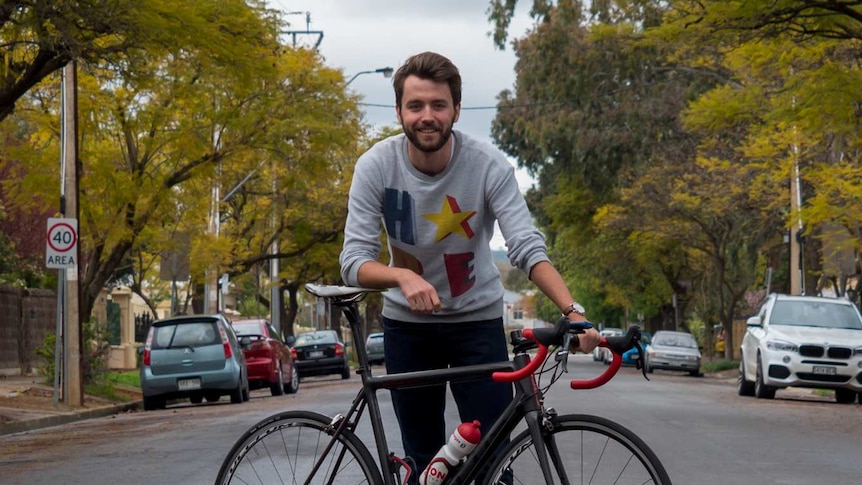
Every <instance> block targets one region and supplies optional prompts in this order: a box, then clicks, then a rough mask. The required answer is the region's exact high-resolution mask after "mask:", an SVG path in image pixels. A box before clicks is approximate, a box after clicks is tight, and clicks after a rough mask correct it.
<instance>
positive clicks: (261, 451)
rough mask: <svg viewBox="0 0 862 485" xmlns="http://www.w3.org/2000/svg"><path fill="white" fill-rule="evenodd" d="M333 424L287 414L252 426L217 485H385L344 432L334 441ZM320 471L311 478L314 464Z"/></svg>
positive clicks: (356, 442) (310, 414) (368, 455)
mask: <svg viewBox="0 0 862 485" xmlns="http://www.w3.org/2000/svg"><path fill="white" fill-rule="evenodd" d="M331 421H332V420H331V418H328V417H326V416H324V415H322V414H318V413H315V412H311V411H287V412H284V413H280V414H276V415H274V416H270V417H268V418H266V419H264V420H263V421H261V422H259V423H257V424H255V425H254V426H253V427H252V428H251V429H249V430H248V431H246V432H245V434H243V436H242V437H241V438H240V439H239V441H237V442H236V444H235V445H234V446H233V448H232V449H231V451H230V454H228V456H227V457H226V458H225V460H224V462H222V465H221V469H220V470H219V473H218V477H217V478H216V484H217V485H224V484H229V483H237V484H256V483H257V484H269V483H336V484H342V483H343V484H351V483H383V479H382V478H381V477H380V472H379V471H378V470H377V464H376V462H375V461H374V458H372V457H371V453H370V452H369V451H368V448H366V447H365V445H363V444H362V442H361V441H359V438H357V437H356V435H354V434H353V432H351V431H343V432H342V433H341V434H340V435H339V436H338V438H337V439H336V440H335V443H334V446H333V448H332V449H331V450H330V451H329V453H327V454H325V455H324V454H323V451H324V450H325V449H326V446H327V445H328V444H329V443H330V439H331V438H330V437H331V436H332V427H331V426H330V423H331ZM318 461H320V462H321V465H322V466H320V467H319V470H318V472H317V475H315V476H314V477H311V476H310V475H309V474H310V473H311V469H312V468H313V467H314V464H315V463H316V462H318Z"/></svg>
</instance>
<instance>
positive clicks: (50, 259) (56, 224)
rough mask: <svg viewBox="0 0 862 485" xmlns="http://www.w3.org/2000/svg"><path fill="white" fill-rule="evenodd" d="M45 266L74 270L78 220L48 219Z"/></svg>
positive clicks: (76, 263)
mask: <svg viewBox="0 0 862 485" xmlns="http://www.w3.org/2000/svg"><path fill="white" fill-rule="evenodd" d="M46 242H47V246H46V247H45V265H46V266H47V267H49V268H58V269H69V268H75V267H77V265H78V262H77V261H75V258H76V257H77V253H78V251H77V249H78V219H63V218H51V219H48V233H47V236H46Z"/></svg>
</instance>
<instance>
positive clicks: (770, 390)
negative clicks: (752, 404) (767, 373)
mask: <svg viewBox="0 0 862 485" xmlns="http://www.w3.org/2000/svg"><path fill="white" fill-rule="evenodd" d="M763 379H764V377H763V366H762V365H761V364H760V359H759V358H758V359H757V373H756V374H755V376H754V395H755V396H757V397H758V399H772V398H774V397H775V388H774V387H770V386H767V385H766V383H765V382H763Z"/></svg>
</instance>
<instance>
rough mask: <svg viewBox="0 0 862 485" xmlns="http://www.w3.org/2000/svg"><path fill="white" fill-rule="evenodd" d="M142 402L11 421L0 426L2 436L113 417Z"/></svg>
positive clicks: (138, 406) (134, 407)
mask: <svg viewBox="0 0 862 485" xmlns="http://www.w3.org/2000/svg"><path fill="white" fill-rule="evenodd" d="M142 402H143V401H132V402H127V403H122V404H115V405H111V406H101V407H98V408H93V409H86V410H82V411H72V412H69V413H64V414H57V415H54V416H44V417H40V418H34V419H23V420H18V421H11V422H8V423H4V424H0V436H3V435H7V434H14V433H21V432H25V431H33V430H36V429H41V428H49V427H52V426H60V425H64V424H68V423H73V422H75V421H82V420H85V419H93V418H102V417H105V416H111V415H113V414H119V413H122V412H126V411H130V410H135V409H140V408H141V406H142Z"/></svg>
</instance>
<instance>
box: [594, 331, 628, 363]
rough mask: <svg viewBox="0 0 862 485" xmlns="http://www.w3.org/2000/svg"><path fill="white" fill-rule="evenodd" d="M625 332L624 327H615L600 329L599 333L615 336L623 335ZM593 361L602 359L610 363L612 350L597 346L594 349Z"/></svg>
mask: <svg viewBox="0 0 862 485" xmlns="http://www.w3.org/2000/svg"><path fill="white" fill-rule="evenodd" d="M624 333H625V332H623V329H621V328H614V327H608V328H603V329H602V330H601V331H599V335H601V336H602V337H614V336H617V335H622V334H624ZM593 361H595V362H599V361H601V362H603V363H605V364H609V363H610V362H611V351H610V350H608V349H606V348H605V347H596V348H595V349H593Z"/></svg>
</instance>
